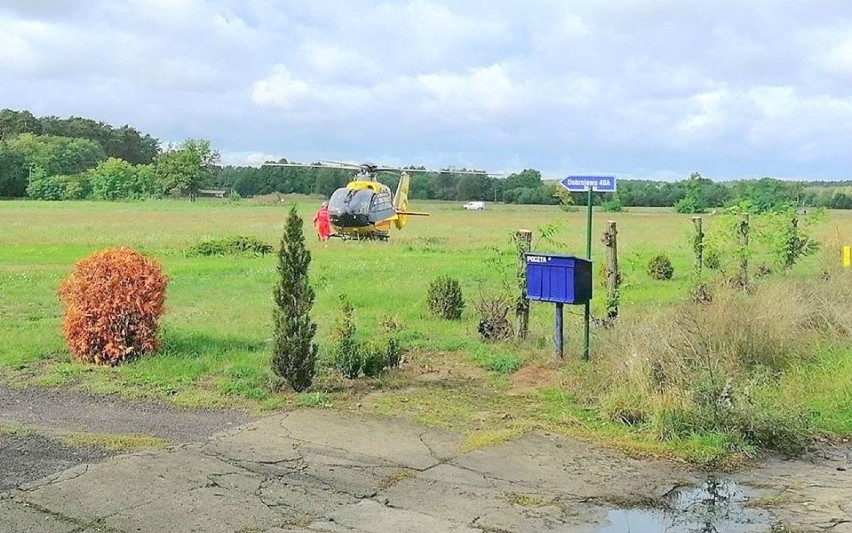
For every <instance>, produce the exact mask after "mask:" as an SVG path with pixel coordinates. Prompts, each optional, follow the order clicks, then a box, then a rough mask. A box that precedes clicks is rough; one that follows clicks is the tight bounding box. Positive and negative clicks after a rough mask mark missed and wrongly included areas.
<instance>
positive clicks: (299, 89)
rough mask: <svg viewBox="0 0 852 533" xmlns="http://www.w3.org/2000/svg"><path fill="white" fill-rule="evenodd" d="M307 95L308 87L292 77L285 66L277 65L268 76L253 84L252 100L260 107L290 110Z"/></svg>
mask: <svg viewBox="0 0 852 533" xmlns="http://www.w3.org/2000/svg"><path fill="white" fill-rule="evenodd" d="M309 94H310V87H309V86H308V84H307V83H306V82H304V81H303V80H301V79H299V78H297V77H296V76H294V75H293V74H292V73H291V72H290V70H289V69H288V68H287V67H286V66H284V65H281V64H278V65H275V67H273V69H272V73H271V74H270V75H269V76H267V77H265V78H263V79H261V80H258V81H257V82H255V84H254V89H253V90H252V99H253V100H254V102H255V103H256V104H259V105H262V106H271V107H277V108H280V109H284V110H290V109H295V108H296V107H297V106H298V104H299V103H300V102H301V101H302V100H303V99H304V98H305V97H307V96H308V95H309Z"/></svg>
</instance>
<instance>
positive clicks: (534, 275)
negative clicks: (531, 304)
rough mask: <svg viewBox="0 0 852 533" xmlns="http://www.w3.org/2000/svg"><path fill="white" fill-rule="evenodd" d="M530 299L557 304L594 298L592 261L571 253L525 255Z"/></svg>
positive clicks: (577, 302)
mask: <svg viewBox="0 0 852 533" xmlns="http://www.w3.org/2000/svg"><path fill="white" fill-rule="evenodd" d="M524 258H525V259H526V264H527V298H529V299H530V300H539V301H542V302H553V303H556V304H585V303H587V302H589V301H590V300H591V299H592V262H591V261H589V260H588V259H581V258H579V257H574V256H571V255H553V254H538V253H527V254H524Z"/></svg>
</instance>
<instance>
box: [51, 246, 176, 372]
mask: <svg viewBox="0 0 852 533" xmlns="http://www.w3.org/2000/svg"><path fill="white" fill-rule="evenodd" d="M167 285H168V278H167V277H166V276H164V275H163V273H162V270H161V268H160V264H159V263H158V262H157V261H156V260H155V259H152V258H149V257H145V256H143V255H141V254H139V253H138V252H135V251H133V250H131V249H129V248H113V249H109V250H104V251H102V252H97V253H95V254H93V255H91V256H89V257H87V258H86V259H83V260H82V261H80V262H78V263H77V266H76V267H75V268H74V271H73V272H72V273H71V275H70V276H69V277H68V278H67V279H66V280H65V281H64V282H63V283H62V285H61V287H60V288H59V295H60V297H61V298H62V300H63V302H64V303H65V320H64V322H63V324H62V330H63V332H64V334H65V339H66V341H67V342H68V348H69V349H70V350H71V353H72V354H74V356H75V357H77V358H78V359H80V360H81V361H86V362H89V363H97V364H103V365H115V364H118V363H120V362H122V361H125V360H127V359H129V358H132V357H136V356H138V355H141V354H144V353H149V352H153V351H155V350H156V349H157V348H158V346H159V338H158V324H157V321H158V320H159V318H160V316H161V315H162V314H163V311H164V309H165V299H166V286H167Z"/></svg>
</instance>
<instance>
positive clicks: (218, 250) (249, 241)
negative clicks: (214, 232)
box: [187, 235, 272, 256]
mask: <svg viewBox="0 0 852 533" xmlns="http://www.w3.org/2000/svg"><path fill="white" fill-rule="evenodd" d="M271 253H272V245H271V244H267V243H265V242H263V241H261V240H259V239H256V238H255V237H246V236H242V235H240V236H235V237H225V238H223V239H213V240H208V241H203V242H200V243H198V244H196V245H194V246H192V247H191V248H190V249H189V250H188V251H187V255H190V256H196V255H203V256H212V255H266V254H271Z"/></svg>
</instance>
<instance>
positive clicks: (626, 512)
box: [597, 478, 767, 533]
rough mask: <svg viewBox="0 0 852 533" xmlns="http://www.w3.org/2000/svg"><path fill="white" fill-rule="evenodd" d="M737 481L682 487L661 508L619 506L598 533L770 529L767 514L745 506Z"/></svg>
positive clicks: (707, 532) (717, 532) (708, 532)
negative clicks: (620, 507) (622, 507)
mask: <svg viewBox="0 0 852 533" xmlns="http://www.w3.org/2000/svg"><path fill="white" fill-rule="evenodd" d="M747 501H748V497H747V496H746V494H745V493H744V492H743V490H742V489H741V488H740V487H738V486H737V485H736V484H735V483H734V482H732V481H727V480H719V479H715V478H710V479H708V480H707V481H705V482H704V484H703V485H701V486H700V487H678V488H675V489H673V490H672V491H671V492H669V493H668V494H666V495H665V496H664V497H663V498H662V508H660V509H616V510H613V511H610V512H609V513H607V516H606V519H607V521H608V523H607V524H605V525H604V526H603V527H601V528H600V529H598V530H597V533H640V532H641V533H723V532H727V531H738V532H742V533H747V532H751V531H763V530H765V529H766V521H767V518H766V515H765V514H764V513H762V512H761V511H758V510H755V509H748V508H746V507H745V505H744V504H745V502H747Z"/></svg>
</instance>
